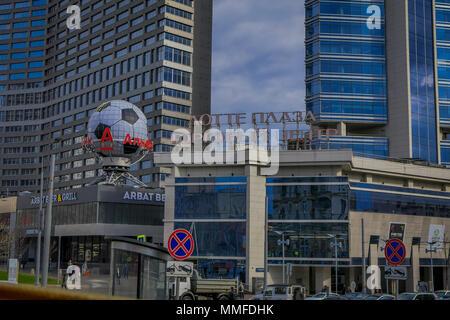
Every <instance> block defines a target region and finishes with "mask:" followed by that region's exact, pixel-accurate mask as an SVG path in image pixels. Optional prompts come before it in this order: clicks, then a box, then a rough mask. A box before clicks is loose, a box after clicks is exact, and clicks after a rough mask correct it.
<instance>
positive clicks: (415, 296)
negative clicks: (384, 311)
mask: <svg viewBox="0 0 450 320" xmlns="http://www.w3.org/2000/svg"><path fill="white" fill-rule="evenodd" d="M397 300H437V296H436V295H435V294H434V293H428V292H420V293H413V292H404V293H402V294H400V295H399V296H398V298H397Z"/></svg>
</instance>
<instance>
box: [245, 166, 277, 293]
mask: <svg viewBox="0 0 450 320" xmlns="http://www.w3.org/2000/svg"><path fill="white" fill-rule="evenodd" d="M245 170H246V176H247V200H246V205H247V244H246V245H247V248H246V251H247V252H246V254H247V265H246V275H245V278H246V283H247V285H248V286H249V289H250V290H253V288H252V286H253V278H263V277H264V273H263V272H256V268H264V255H265V252H264V221H265V219H264V215H265V212H266V209H265V207H266V202H265V201H266V199H265V198H266V180H265V177H261V176H258V168H257V167H256V166H252V165H248V166H246V169H245ZM273 269H277V268H271V269H270V273H272V270H273ZM279 269H280V271H281V268H279ZM269 279H270V275H269V274H268V283H269ZM280 283H281V281H280Z"/></svg>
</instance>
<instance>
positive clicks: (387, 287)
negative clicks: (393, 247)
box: [384, 259, 389, 294]
mask: <svg viewBox="0 0 450 320" xmlns="http://www.w3.org/2000/svg"><path fill="white" fill-rule="evenodd" d="M387 266H388V263H387V259H386V266H385V268H384V273H386V270H387ZM386 294H389V279H387V278H386Z"/></svg>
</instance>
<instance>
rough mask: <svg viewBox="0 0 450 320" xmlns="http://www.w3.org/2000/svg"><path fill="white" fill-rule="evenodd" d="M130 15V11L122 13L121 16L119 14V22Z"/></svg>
mask: <svg viewBox="0 0 450 320" xmlns="http://www.w3.org/2000/svg"><path fill="white" fill-rule="evenodd" d="M129 14H130V13H129V12H128V10H127V11H124V12H122V13H120V14H118V15H117V21H119V20H122V19H123V18H126V17H128V15H129Z"/></svg>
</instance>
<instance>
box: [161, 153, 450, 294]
mask: <svg viewBox="0 0 450 320" xmlns="http://www.w3.org/2000/svg"><path fill="white" fill-rule="evenodd" d="M156 158H157V159H158V160H157V161H158V162H159V163H161V165H164V166H166V165H167V166H171V167H172V169H171V170H172V171H171V172H172V174H171V175H170V176H169V177H168V180H167V181H166V189H165V191H166V202H165V218H164V239H165V240H164V241H165V242H166V241H167V240H168V237H169V235H170V234H171V232H172V231H173V230H175V229H177V228H184V229H186V230H188V231H190V232H191V233H192V235H193V238H194V243H195V249H194V252H193V254H192V258H191V260H192V261H194V262H195V263H196V264H197V267H198V270H199V273H200V274H202V275H203V276H205V277H212V278H218V277H239V278H240V279H241V281H244V282H245V283H246V285H248V286H249V288H250V289H257V287H258V286H260V285H261V282H262V281H263V277H264V267H265V266H264V257H265V235H264V230H265V214H267V220H268V230H269V231H268V233H267V238H268V241H267V263H268V283H269V284H271V283H281V282H282V281H283V272H282V270H283V269H282V266H283V265H285V266H286V269H285V270H288V269H289V270H291V272H287V271H286V273H285V279H284V280H285V282H286V283H287V282H289V283H295V284H302V285H304V286H305V287H307V289H308V291H309V293H311V294H312V293H315V292H318V291H320V290H321V289H322V287H323V286H324V285H328V287H330V288H331V290H333V291H334V290H336V289H335V267H334V266H335V263H336V259H337V260H338V290H339V291H342V290H344V289H345V288H348V287H349V286H350V285H351V283H352V282H353V281H354V282H355V283H356V285H357V287H356V290H358V291H360V290H361V289H362V286H363V274H362V264H363V255H362V251H363V250H362V246H363V244H364V259H365V262H366V266H369V265H376V266H379V267H380V269H381V270H382V272H383V270H384V269H385V264H386V259H385V257H384V253H383V251H382V250H380V249H381V248H383V247H384V242H383V240H387V239H389V238H390V237H391V235H392V233H391V229H390V228H391V227H390V225H391V224H393V225H395V226H396V225H398V224H400V225H403V226H404V227H403V230H404V233H403V234H402V235H401V236H402V238H403V241H404V243H405V247H406V259H405V261H404V263H403V266H406V267H407V270H408V280H407V281H400V292H402V291H416V290H417V284H418V283H419V281H430V280H431V276H430V274H431V273H430V269H431V268H430V265H431V261H430V255H429V253H427V252H426V251H425V250H426V248H427V247H428V245H427V242H428V241H430V240H429V239H430V238H429V236H430V233H431V234H433V231H430V230H431V229H430V228H434V227H433V226H440V227H439V228H442V227H443V228H444V230H445V236H443V237H442V239H441V240H442V241H441V242H440V244H441V245H440V249H439V250H438V252H437V253H433V265H434V269H433V271H434V285H435V289H436V290H438V288H443V287H444V286H446V285H448V279H449V273H448V268H447V266H448V257H449V249H450V243H449V241H450V238H449V237H448V228H449V227H450V173H449V171H448V170H447V169H446V168H437V167H433V166H424V165H415V164H412V163H407V162H393V161H387V160H380V159H370V158H364V157H359V156H355V155H354V154H353V153H352V151H351V150H348V149H347V150H321V151H282V152H280V169H279V172H278V174H276V175H274V176H264V175H261V173H260V170H261V168H262V167H264V165H263V164H262V163H258V161H256V162H255V161H249V160H248V159H249V158H248V157H247V160H246V162H245V164H237V165H236V164H235V165H223V164H222V165H206V164H205V165H183V164H181V165H177V166H173V165H171V161H170V155H168V154H158V155H155V159H156ZM266 165H267V164H266ZM266 203H267V205H266ZM362 225H363V226H364V227H362ZM363 228H364V231H363ZM432 230H434V229H432ZM362 232H364V238H362ZM330 235H333V236H336V237H337V241H338V242H340V243H341V244H342V246H341V247H340V248H339V249H338V253H337V257H336V256H335V251H334V248H331V247H330V243H331V242H333V241H334V240H333V238H332V237H331V236H330ZM283 236H284V238H285V239H289V243H288V244H286V245H285V246H284V248H283V246H282V245H281V244H280V243H279V241H280V240H282V238H283ZM396 237H400V236H399V235H396ZM374 239H376V240H374ZM439 241H440V240H439ZM283 251H284V258H283ZM283 261H284V263H285V264H283ZM287 264H289V265H290V267H289V268H288V267H287ZM382 274H383V273H382ZM367 277H368V276H367ZM391 283H392V282H389V284H386V282H385V280H384V277H383V278H382V280H381V285H382V288H383V291H384V292H386V286H387V287H388V291H389V292H392V291H391V290H392V288H391Z"/></svg>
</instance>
